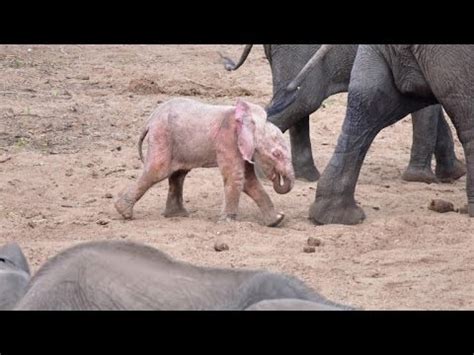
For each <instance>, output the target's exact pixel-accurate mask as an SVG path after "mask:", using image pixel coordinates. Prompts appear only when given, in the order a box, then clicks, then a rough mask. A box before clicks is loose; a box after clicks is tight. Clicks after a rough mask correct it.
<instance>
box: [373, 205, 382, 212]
mask: <svg viewBox="0 0 474 355" xmlns="http://www.w3.org/2000/svg"><path fill="white" fill-rule="evenodd" d="M372 208H373V209H374V210H376V211H379V210H380V207H377V206H374V207H372Z"/></svg>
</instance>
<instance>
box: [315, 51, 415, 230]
mask: <svg viewBox="0 0 474 355" xmlns="http://www.w3.org/2000/svg"><path fill="white" fill-rule="evenodd" d="M423 106H424V105H423V104H420V103H416V102H414V101H413V100H411V99H408V98H405V97H403V96H402V95H401V94H400V93H399V92H398V90H397V89H396V87H395V85H394V83H393V76H392V73H391V71H390V69H389V68H388V66H387V64H386V61H385V60H383V59H382V58H381V57H379V54H378V53H376V52H374V50H373V49H372V48H370V47H365V46H360V47H359V50H358V53H357V56H356V60H355V62H354V67H353V70H352V76H351V83H350V85H349V95H348V105H347V112H346V117H345V120H344V123H343V127H342V132H341V134H340V136H339V139H338V142H337V146H336V149H335V152H334V154H333V156H332V158H331V160H330V162H329V164H328V165H327V167H326V169H325V170H324V172H323V174H322V175H321V178H320V180H319V182H318V187H317V190H316V198H315V201H314V203H313V204H312V205H311V207H310V211H309V217H310V218H311V219H312V220H313V221H314V222H315V223H316V224H331V223H332V224H357V223H360V222H362V221H363V220H364V219H365V214H364V211H363V210H362V208H360V207H359V206H357V205H356V202H355V199H354V192H355V187H356V183H357V179H358V177H359V173H360V169H361V167H362V163H363V161H364V158H365V155H366V154H367V151H368V149H369V147H370V145H371V143H372V141H373V139H374V138H375V136H376V135H377V134H378V132H379V131H380V130H382V129H383V128H384V127H386V126H389V125H391V124H393V123H395V122H396V121H398V120H400V119H401V118H403V117H405V116H406V115H407V114H408V113H410V112H413V111H415V110H418V109H420V108H422V107H423Z"/></svg>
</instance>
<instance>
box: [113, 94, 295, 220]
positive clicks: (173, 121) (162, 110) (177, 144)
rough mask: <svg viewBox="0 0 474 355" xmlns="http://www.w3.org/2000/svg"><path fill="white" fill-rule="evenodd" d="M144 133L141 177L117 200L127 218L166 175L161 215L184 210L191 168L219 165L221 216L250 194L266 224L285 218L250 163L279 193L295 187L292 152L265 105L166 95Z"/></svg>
mask: <svg viewBox="0 0 474 355" xmlns="http://www.w3.org/2000/svg"><path fill="white" fill-rule="evenodd" d="M145 136H148V150H147V154H146V158H145V161H144V165H145V167H144V169H143V173H142V175H141V176H140V178H139V179H138V180H137V181H136V182H134V183H133V184H131V185H130V186H129V187H128V188H127V189H126V190H125V191H124V192H123V193H122V194H121V195H120V197H119V199H118V200H117V201H116V203H115V208H116V209H117V211H118V212H119V213H120V214H121V215H122V216H123V217H124V218H127V219H130V218H132V216H133V207H134V205H135V203H137V202H138V201H139V200H140V198H141V197H142V196H143V195H144V194H145V192H146V191H147V190H148V189H149V188H150V187H152V186H153V185H154V184H156V183H158V182H160V181H162V180H164V179H166V178H168V182H169V191H168V199H167V200H166V209H165V212H164V216H165V217H175V216H187V215H188V212H187V211H186V209H185V208H184V205H183V184H184V179H185V178H186V175H187V173H188V172H189V171H190V170H191V169H194V168H199V167H203V168H210V167H219V169H220V171H221V174H222V177H223V180H224V208H223V211H222V217H221V219H223V220H233V219H235V218H236V217H237V213H238V207H239V201H240V195H241V193H242V192H245V193H246V194H247V195H249V197H250V198H252V199H253V200H254V201H255V203H256V204H257V206H258V207H259V208H260V211H261V212H262V215H263V222H264V224H265V225H267V226H270V227H275V226H277V225H278V224H280V222H281V221H282V220H283V218H284V214H283V213H281V212H280V213H278V212H277V211H276V210H275V207H274V206H273V203H272V201H271V200H270V197H269V196H268V194H267V193H266V191H265V190H264V188H263V186H262V184H261V183H260V181H259V180H258V179H257V176H256V175H255V170H254V163H257V164H258V165H259V167H260V168H261V169H262V170H263V172H264V174H265V177H267V178H268V179H269V180H271V181H272V182H273V188H274V190H275V191H276V192H277V193H280V194H286V193H288V192H290V190H291V189H292V188H293V185H294V182H295V173H294V171H293V166H292V165H291V152H290V147H289V146H288V144H287V142H286V140H285V138H284V137H283V134H282V133H281V132H280V130H278V128H277V127H275V126H274V125H273V124H272V123H270V122H268V121H267V115H266V112H265V110H264V109H263V108H262V107H260V106H258V105H255V104H252V103H247V102H245V101H242V100H238V101H237V103H236V105H235V106H230V105H228V106H225V105H211V104H206V103H202V102H199V101H196V100H191V99H185V98H176V99H171V100H168V101H166V102H164V103H162V104H161V105H159V106H158V108H157V109H156V110H155V111H154V112H153V113H152V114H151V116H150V119H149V120H148V122H147V124H146V127H145V129H144V130H143V132H142V134H141V136H140V139H139V145H138V150H139V154H140V158H141V159H142V161H143V157H142V148H141V146H142V142H143V140H144V138H145Z"/></svg>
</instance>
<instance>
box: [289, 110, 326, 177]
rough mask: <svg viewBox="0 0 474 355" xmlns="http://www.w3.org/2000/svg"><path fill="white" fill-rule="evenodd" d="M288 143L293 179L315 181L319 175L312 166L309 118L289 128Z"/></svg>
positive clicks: (306, 117)
mask: <svg viewBox="0 0 474 355" xmlns="http://www.w3.org/2000/svg"><path fill="white" fill-rule="evenodd" d="M290 142H291V156H292V162H293V169H294V170H295V177H296V178H297V179H304V180H307V181H317V180H318V179H319V176H320V174H319V171H318V169H317V168H316V165H315V164H314V160H313V153H312V151H311V138H310V135H309V116H305V117H304V118H302V119H301V120H299V121H298V123H296V124H295V125H294V126H293V127H291V128H290Z"/></svg>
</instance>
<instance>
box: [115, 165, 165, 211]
mask: <svg viewBox="0 0 474 355" xmlns="http://www.w3.org/2000/svg"><path fill="white" fill-rule="evenodd" d="M168 165H169V164H167V162H165V161H164V160H161V161H158V162H154V163H153V162H152V163H149V162H147V163H146V165H145V169H144V170H143V173H142V175H141V176H140V178H139V179H138V180H137V181H136V182H134V183H132V184H131V185H130V186H129V187H128V189H127V190H125V192H123V193H122V194H121V195H120V197H119V199H118V200H117V202H115V208H116V209H117V211H118V212H119V213H120V214H121V215H122V216H123V217H124V218H125V219H131V218H132V217H133V206H134V205H135V204H136V203H137V202H138V200H140V198H141V197H142V196H143V195H144V194H145V192H147V191H148V189H149V188H150V187H152V186H153V185H155V184H156V183H158V182H160V181H162V180H164V179H166V178H167V177H168V174H169V169H168Z"/></svg>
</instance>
